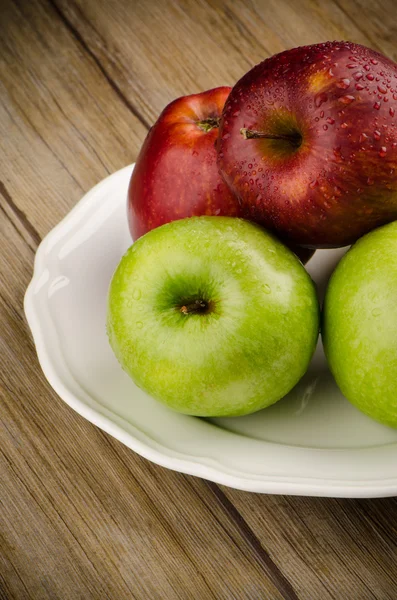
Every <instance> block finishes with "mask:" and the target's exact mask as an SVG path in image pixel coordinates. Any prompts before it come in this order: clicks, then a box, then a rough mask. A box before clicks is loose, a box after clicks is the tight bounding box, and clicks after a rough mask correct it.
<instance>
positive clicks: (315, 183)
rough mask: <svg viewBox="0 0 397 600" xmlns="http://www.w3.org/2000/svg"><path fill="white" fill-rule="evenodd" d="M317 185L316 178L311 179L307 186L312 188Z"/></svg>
mask: <svg viewBox="0 0 397 600" xmlns="http://www.w3.org/2000/svg"><path fill="white" fill-rule="evenodd" d="M317 186H318V180H317V179H313V181H311V182H310V183H309V188H311V189H312V190H313V189H314V188H315V187H317Z"/></svg>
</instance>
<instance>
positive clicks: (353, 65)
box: [346, 63, 357, 69]
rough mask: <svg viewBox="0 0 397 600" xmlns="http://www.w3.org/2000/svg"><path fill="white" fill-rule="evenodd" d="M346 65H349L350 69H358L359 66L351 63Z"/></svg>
mask: <svg viewBox="0 0 397 600" xmlns="http://www.w3.org/2000/svg"><path fill="white" fill-rule="evenodd" d="M346 67H347V68H348V69H356V68H357V65H355V64H352V63H350V64H349V65H346Z"/></svg>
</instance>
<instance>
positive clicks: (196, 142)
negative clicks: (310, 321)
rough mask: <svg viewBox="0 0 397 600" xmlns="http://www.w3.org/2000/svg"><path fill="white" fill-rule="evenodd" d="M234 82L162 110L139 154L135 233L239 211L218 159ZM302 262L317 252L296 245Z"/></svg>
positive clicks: (133, 196) (133, 191) (134, 180)
mask: <svg viewBox="0 0 397 600" xmlns="http://www.w3.org/2000/svg"><path fill="white" fill-rule="evenodd" d="M230 90H231V88H230V87H219V88H215V89H212V90H208V91H206V92H202V93H201V94H193V95H191V96H184V97H182V98H178V99H177V100H174V101H173V102H171V104H169V105H168V106H167V107H166V108H165V109H164V110H163V112H162V113H161V115H160V117H159V118H158V120H157V122H156V123H155V125H154V126H153V127H152V128H151V129H150V131H149V133H148V135H147V137H146V140H145V142H144V144H143V146H142V149H141V151H140V153H139V156H138V159H137V161H136V164H135V168H134V170H133V172H132V175H131V180H130V185H129V188H128V211H127V212H128V223H129V228H130V232H131V235H132V238H133V239H134V240H136V239H138V238H139V237H140V236H142V235H144V234H145V233H147V232H148V231H150V230H151V229H154V228H155V227H159V226H160V225H164V224H165V223H169V222H170V221H175V220H176V219H183V218H186V217H192V216H200V215H225V216H229V217H235V216H237V217H238V216H240V215H241V207H240V204H239V201H238V199H237V198H236V196H235V195H234V194H233V193H232V192H231V191H230V190H229V188H228V186H227V185H226V184H225V182H224V181H223V179H222V177H221V176H220V174H219V171H218V167H217V164H216V148H215V144H216V140H217V137H218V125H219V120H220V117H221V114H222V109H223V107H224V104H225V101H226V98H227V97H228V95H229V93H230ZM291 248H292V250H293V251H294V252H295V253H296V254H297V255H298V256H299V258H300V260H301V261H302V262H303V263H306V262H307V261H308V260H309V258H310V257H311V256H312V254H313V251H311V250H308V249H301V248H297V247H292V246H291Z"/></svg>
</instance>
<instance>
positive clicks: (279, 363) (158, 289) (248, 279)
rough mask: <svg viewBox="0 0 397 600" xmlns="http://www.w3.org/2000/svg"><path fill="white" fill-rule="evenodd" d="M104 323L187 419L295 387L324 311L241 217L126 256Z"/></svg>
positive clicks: (128, 361)
mask: <svg viewBox="0 0 397 600" xmlns="http://www.w3.org/2000/svg"><path fill="white" fill-rule="evenodd" d="M138 290H139V293H138ZM107 322H108V334H109V341H110V344H111V346H112V348H113V350H114V352H115V354H116V356H117V358H118V360H119V362H120V363H121V365H122V367H123V368H124V370H125V371H126V372H127V373H128V374H129V375H130V376H131V377H132V379H133V380H134V381H135V383H136V384H137V385H138V386H139V387H141V388H142V389H143V390H145V391H146V392H147V393H149V394H151V395H152V396H153V397H155V398H157V399H158V400H160V401H162V402H163V403H164V404H166V405H167V406H169V407H171V408H173V409H174V410H177V411H180V412H183V413H186V414H190V415H197V416H206V417H210V416H212V417H213V416H235V415H244V414H248V413H251V412H255V411H257V410H260V409H262V408H265V407H267V406H269V405H271V404H273V403H274V402H277V401H278V400H279V399H280V398H282V397H283V396H284V395H285V394H287V393H288V392H289V391H290V390H291V388H292V387H293V386H294V385H295V384H296V383H297V382H298V381H299V379H300V378H301V377H302V375H303V374H304V373H305V371H306V369H307V367H308V364H309V362H310V359H311V357H312V354H313V352H314V349H315V346H316V341H317V337H318V330H319V307H318V301H317V296H316V290H315V287H314V284H313V282H312V280H311V279H310V277H309V275H308V274H307V272H306V271H305V269H304V267H303V266H302V264H301V263H300V261H299V260H298V259H297V258H296V256H295V255H294V254H293V252H291V251H290V250H288V248H286V247H285V246H284V245H283V244H282V243H281V242H279V241H278V240H277V239H276V238H275V237H273V236H272V235H271V234H269V233H267V232H265V231H264V230H263V229H262V228H260V227H259V226H257V225H255V224H253V223H249V222H248V221H244V220H242V219H236V218H230V217H195V218H191V219H184V220H179V221H174V222H172V223H169V224H167V225H164V226H162V227H159V228H156V229H153V230H152V231H150V232H149V233H147V234H146V235H145V236H143V237H142V238H140V239H139V240H138V241H137V242H135V244H133V246H132V247H131V248H130V249H129V250H128V251H127V253H126V254H125V255H124V257H123V258H122V260H121V262H120V264H119V266H118V268H117V270H116V272H115V274H114V276H113V279H112V282H111V285H110V290H109V297H108V319H107Z"/></svg>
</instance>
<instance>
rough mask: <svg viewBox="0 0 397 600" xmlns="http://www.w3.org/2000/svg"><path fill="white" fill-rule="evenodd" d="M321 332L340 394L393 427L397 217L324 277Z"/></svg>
mask: <svg viewBox="0 0 397 600" xmlns="http://www.w3.org/2000/svg"><path fill="white" fill-rule="evenodd" d="M322 337H323V342H324V348H325V352H326V356H327V359H328V364H329V366H330V369H331V371H332V373H333V375H334V377H335V380H336V383H337V384H338V386H339V387H340V389H341V391H342V393H343V394H344V395H345V396H346V398H347V399H348V400H350V402H351V403H352V404H354V405H355V406H356V407H357V408H359V409H360V410H361V411H363V412H364V413H365V414H367V415H368V416H370V417H372V418H373V419H376V420H377V421H380V422H381V423H385V424H386V425H390V426H392V427H396V428H397V222H394V223H390V224H388V225H384V226H383V227H380V228H379V229H376V230H375V231H372V232H371V233H368V234H367V235H366V236H364V237H362V238H361V239H360V240H359V241H358V242H356V244H355V245H354V246H353V247H352V248H351V249H350V250H349V251H348V253H347V254H346V255H345V256H344V257H343V258H342V260H341V262H340V263H339V265H338V266H337V268H336V270H335V271H334V273H333V275H332V277H331V280H330V282H329V285H328V288H327V292H326V296H325V303H324V310H323V326H322Z"/></svg>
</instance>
